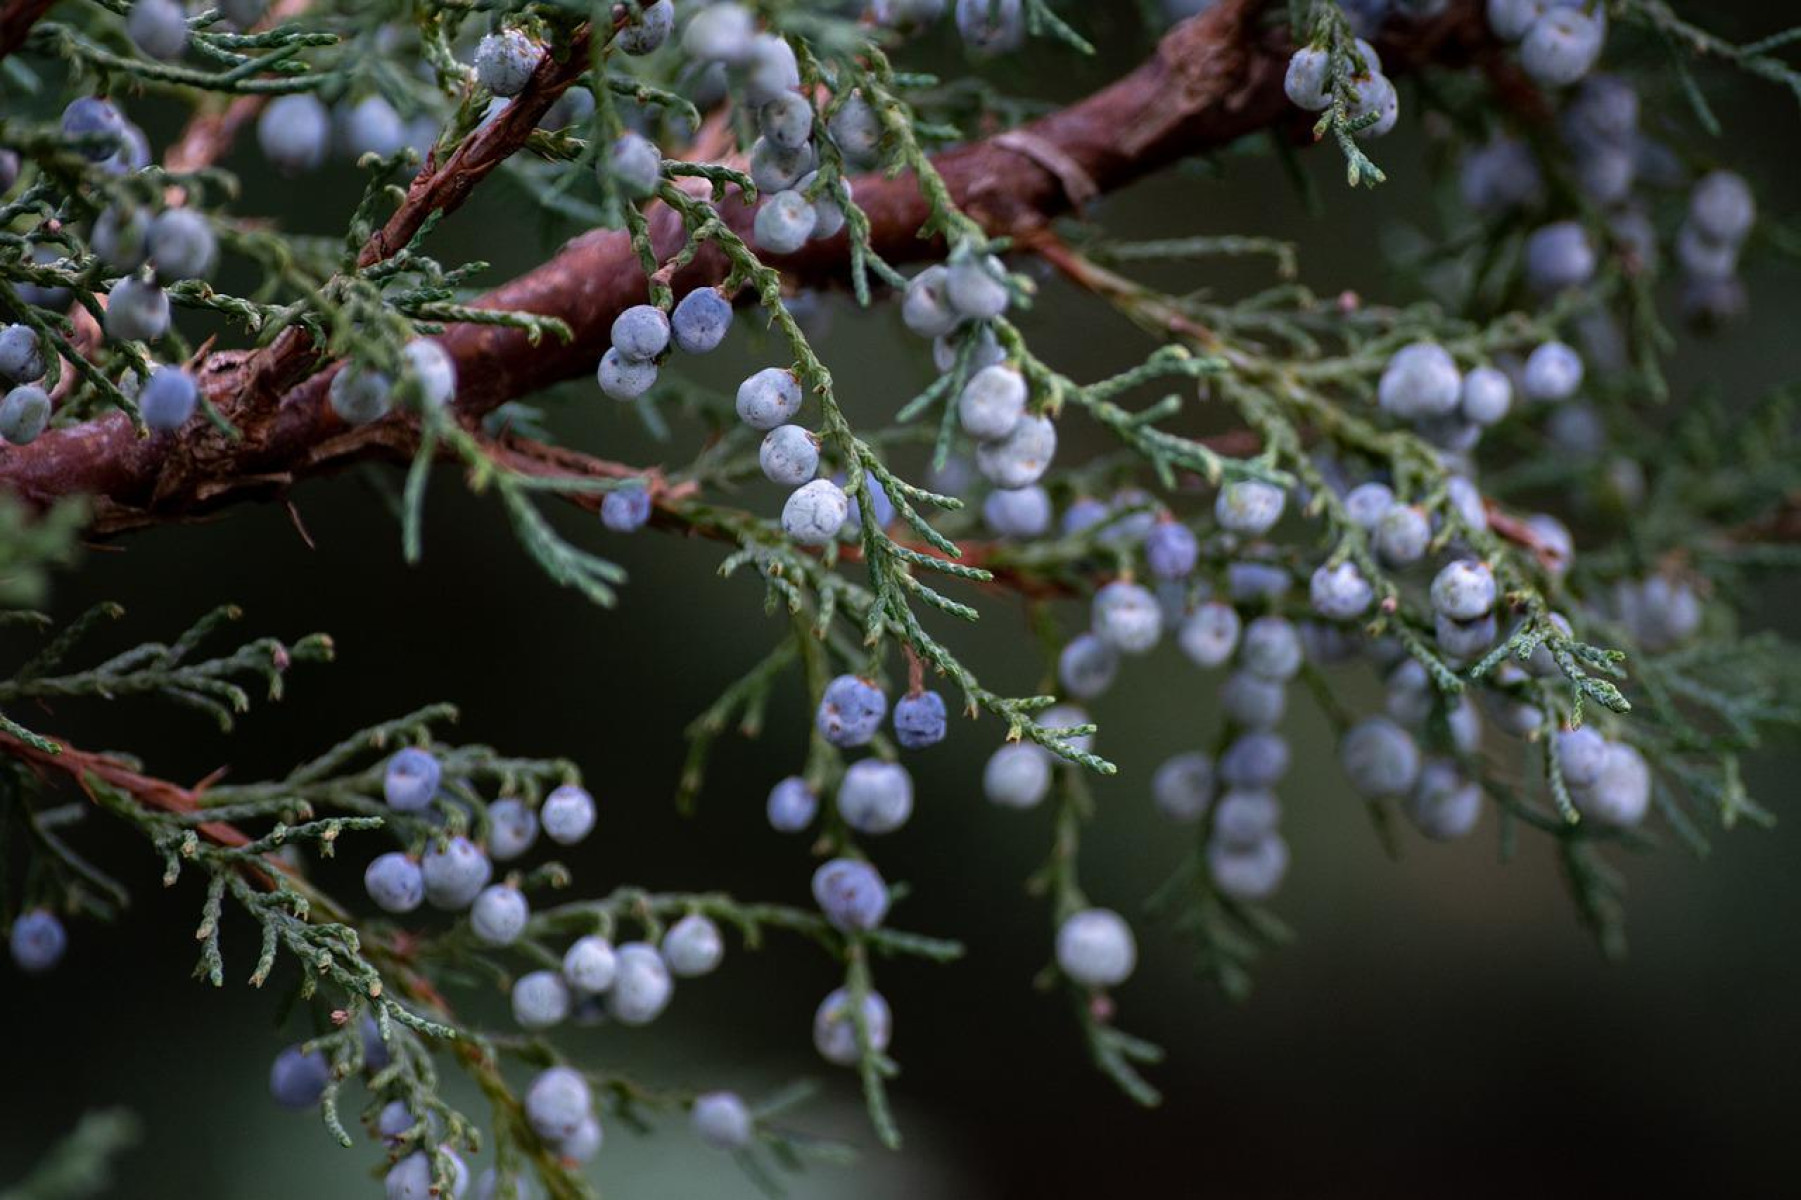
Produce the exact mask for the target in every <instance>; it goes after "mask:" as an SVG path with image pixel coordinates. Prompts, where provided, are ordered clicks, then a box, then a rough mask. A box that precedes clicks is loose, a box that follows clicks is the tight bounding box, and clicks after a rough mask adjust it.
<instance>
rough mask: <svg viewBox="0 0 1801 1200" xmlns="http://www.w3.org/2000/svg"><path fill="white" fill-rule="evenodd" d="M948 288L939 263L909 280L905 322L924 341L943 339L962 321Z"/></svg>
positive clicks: (903, 314)
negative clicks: (924, 339)
mask: <svg viewBox="0 0 1801 1200" xmlns="http://www.w3.org/2000/svg"><path fill="white" fill-rule="evenodd" d="M944 287H945V270H944V267H943V265H942V264H936V263H935V264H933V265H932V266H929V267H927V268H926V269H925V270H923V271H921V272H920V273H919V274H917V275H915V276H914V277H913V278H912V279H910V280H908V281H907V287H906V290H905V291H904V292H902V293H901V320H902V321H904V322H905V323H906V326H907V328H908V329H911V330H912V331H913V332H914V333H917V334H918V335H919V336H920V337H928V338H935V337H942V336H943V335H945V334H947V333H949V332H950V331H951V330H953V329H955V328H956V327H957V323H958V321H959V319H960V318H959V317H958V316H957V313H956V312H955V311H954V310H953V309H952V308H951V304H950V300H949V298H948V297H946V295H945V291H944Z"/></svg>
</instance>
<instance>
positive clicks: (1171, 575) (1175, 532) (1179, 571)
mask: <svg viewBox="0 0 1801 1200" xmlns="http://www.w3.org/2000/svg"><path fill="white" fill-rule="evenodd" d="M1200 556H1201V543H1200V539H1199V538H1197V537H1195V536H1194V531H1193V530H1191V529H1189V528H1188V526H1186V525H1181V524H1178V523H1176V522H1175V521H1159V522H1157V524H1156V525H1154V526H1152V527H1151V531H1150V533H1149V534H1147V535H1145V539H1144V560H1145V562H1146V563H1147V564H1148V565H1149V566H1150V568H1151V574H1153V575H1155V576H1156V577H1157V578H1159V579H1172V580H1173V579H1186V578H1188V577H1189V576H1190V575H1192V574H1193V573H1194V567H1195V564H1196V563H1197V562H1199V561H1200Z"/></svg>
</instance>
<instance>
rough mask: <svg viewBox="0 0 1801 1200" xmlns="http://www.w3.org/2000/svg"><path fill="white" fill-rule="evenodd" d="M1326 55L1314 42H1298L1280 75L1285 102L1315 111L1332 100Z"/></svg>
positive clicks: (1328, 64)
mask: <svg viewBox="0 0 1801 1200" xmlns="http://www.w3.org/2000/svg"><path fill="white" fill-rule="evenodd" d="M1329 66H1330V59H1329V57H1328V56H1327V54H1326V51H1325V50H1323V49H1321V48H1320V47H1318V46H1302V47H1301V48H1300V49H1299V50H1296V51H1295V52H1294V54H1293V55H1291V56H1290V57H1289V60H1288V70H1287V71H1286V72H1285V73H1284V74H1283V76H1282V90H1283V92H1285V93H1286V94H1287V96H1288V99H1289V102H1290V103H1292V104H1294V105H1296V106H1297V107H1299V108H1305V109H1307V110H1309V111H1311V112H1318V111H1319V110H1321V109H1322V108H1325V107H1326V106H1327V105H1329V104H1331V103H1332V94H1331V91H1330V88H1331V84H1332V80H1331V77H1330V74H1329V72H1328V69H1327V68H1328V67H1329Z"/></svg>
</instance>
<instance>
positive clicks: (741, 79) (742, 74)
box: [735, 33, 800, 110]
mask: <svg viewBox="0 0 1801 1200" xmlns="http://www.w3.org/2000/svg"><path fill="white" fill-rule="evenodd" d="M735 75H736V79H737V83H738V85H739V87H740V88H741V89H742V91H743V93H744V103H745V105H746V107H748V108H750V109H753V110H754V109H759V108H762V107H763V106H764V105H766V104H768V103H770V102H771V101H772V100H775V99H776V98H777V97H779V96H781V95H783V94H784V93H789V92H792V91H793V90H794V89H795V88H798V87H800V64H799V62H798V61H796V59H795V57H794V48H793V47H792V46H790V45H789V44H788V42H787V40H786V39H784V38H781V37H778V36H777V35H775V34H773V33H759V34H758V35H757V36H756V37H754V38H752V39H751V43H750V53H749V55H748V56H747V57H746V61H745V62H744V64H743V66H742V67H741V69H740V70H739V71H737V72H735Z"/></svg>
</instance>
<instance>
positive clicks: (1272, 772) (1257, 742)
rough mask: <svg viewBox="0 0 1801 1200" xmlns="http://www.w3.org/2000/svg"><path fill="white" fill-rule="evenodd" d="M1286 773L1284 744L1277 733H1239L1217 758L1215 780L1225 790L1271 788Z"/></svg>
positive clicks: (1286, 748)
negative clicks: (1228, 788)
mask: <svg viewBox="0 0 1801 1200" xmlns="http://www.w3.org/2000/svg"><path fill="white" fill-rule="evenodd" d="M1287 773H1288V742H1287V740H1286V739H1285V738H1283V737H1282V735H1281V734H1278V733H1268V732H1262V731H1258V732H1252V733H1245V734H1240V735H1239V736H1238V738H1237V739H1236V740H1235V741H1233V743H1232V744H1231V745H1230V746H1228V747H1226V752H1225V753H1224V754H1222V755H1221V756H1220V759H1219V777H1220V779H1222V780H1223V781H1224V782H1225V783H1226V785H1227V786H1228V787H1235V788H1271V787H1274V786H1276V784H1277V783H1279V782H1281V780H1282V776H1284V775H1286V774H1287Z"/></svg>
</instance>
